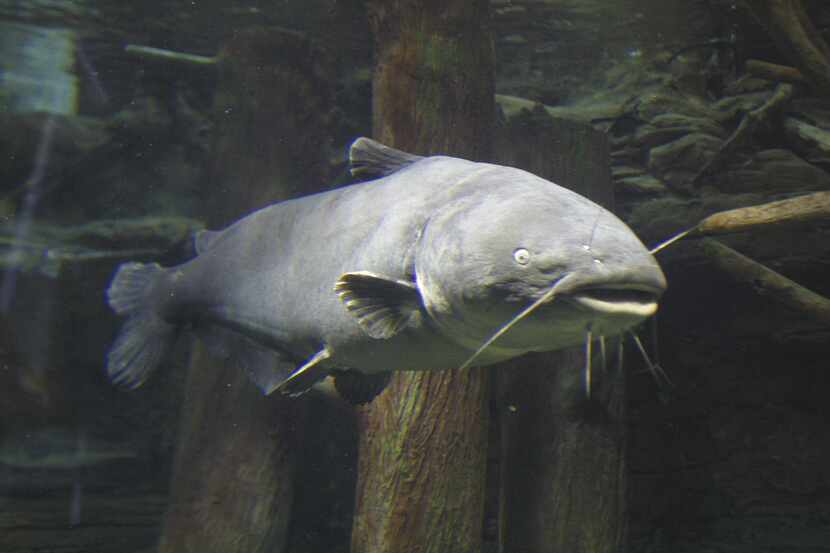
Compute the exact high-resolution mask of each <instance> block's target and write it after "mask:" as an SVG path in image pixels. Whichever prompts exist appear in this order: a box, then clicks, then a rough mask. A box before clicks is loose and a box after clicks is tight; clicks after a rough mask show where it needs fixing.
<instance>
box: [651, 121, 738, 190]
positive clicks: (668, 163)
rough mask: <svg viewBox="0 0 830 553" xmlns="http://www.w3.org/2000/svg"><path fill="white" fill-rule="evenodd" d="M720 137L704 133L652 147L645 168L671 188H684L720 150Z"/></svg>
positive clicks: (693, 134) (688, 135) (689, 135)
mask: <svg viewBox="0 0 830 553" xmlns="http://www.w3.org/2000/svg"><path fill="white" fill-rule="evenodd" d="M722 143H723V141H722V140H721V139H720V138H717V137H715V136H711V135H708V134H703V133H692V134H687V135H686V136H684V137H682V138H679V139H677V140H675V141H673V142H669V143H668V144H663V145H662V146H657V147H656V148H652V150H651V151H650V152H649V156H648V169H649V172H651V173H652V174H653V175H655V176H657V177H659V178H661V179H662V180H663V181H664V182H665V183H666V184H667V185H669V186H670V187H679V188H683V187H685V186H686V184H687V183H688V179H689V178H690V177H691V176H693V175H694V174H696V173H697V171H698V170H699V169H700V168H701V167H703V166H704V165H705V164H706V162H707V161H709V159H711V158H712V156H713V155H715V152H717V151H718V149H719V148H720V147H721V144H722Z"/></svg>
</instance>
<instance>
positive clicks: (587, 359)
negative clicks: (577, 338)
mask: <svg viewBox="0 0 830 553" xmlns="http://www.w3.org/2000/svg"><path fill="white" fill-rule="evenodd" d="M591 342H593V336H592V335H591V328H590V327H589V328H588V330H587V331H586V332H585V396H586V397H587V398H588V399H591Z"/></svg>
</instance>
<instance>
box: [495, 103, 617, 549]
mask: <svg viewBox="0 0 830 553" xmlns="http://www.w3.org/2000/svg"><path fill="white" fill-rule="evenodd" d="M498 136H499V138H498V140H499V142H500V143H503V144H505V146H504V147H503V148H499V155H500V156H501V159H500V161H503V162H504V163H508V164H512V165H515V166H517V167H521V168H524V169H528V170H531V171H533V172H535V173H537V174H539V175H541V176H543V177H545V178H547V179H549V180H552V181H553V182H556V183H557V184H560V185H562V186H565V187H567V188H570V189H572V190H575V191H577V192H579V193H581V194H582V195H584V196H587V197H589V198H591V199H593V200H594V201H596V202H598V203H600V204H602V205H604V206H605V207H607V208H609V209H610V208H611V207H612V206H613V191H612V187H611V182H610V171H609V164H608V160H609V159H610V156H609V145H608V139H607V137H606V136H604V135H603V134H602V133H599V132H597V131H595V130H593V129H592V128H591V127H590V126H588V125H585V124H581V123H575V122H571V121H564V120H559V119H555V118H551V117H550V116H548V115H547V114H545V113H543V112H540V111H534V112H533V113H532V114H528V115H527V116H526V117H524V118H522V119H520V120H518V121H515V122H513V123H511V124H510V125H508V126H507V127H506V128H504V129H502V130H501V132H500V133H499V135H498ZM504 152H514V153H513V154H510V156H511V157H506V155H507V154H505V153H504ZM608 349H609V351H607V352H606V358H608V359H607V360H608V364H609V365H613V362H612V361H611V358H612V357H614V356H613V355H612V353H611V351H610V349H611V348H610V344H609V348H608ZM599 350H600V348H599V345H598V343H596V342H595V343H594V354H593V356H592V357H593V359H594V360H595V361H597V360H598V359H599V358H601V354H600V353H599ZM511 365H512V367H510V368H508V369H505V370H503V371H500V373H499V378H498V392H497V394H498V401H497V406H498V413H499V423H500V424H499V432H498V439H499V442H500V450H501V460H500V467H499V473H500V478H499V480H500V483H499V487H500V494H499V495H500V497H499V503H500V505H499V514H498V523H497V527H498V532H497V533H498V535H499V538H498V541H499V551H504V552H521V553H548V552H551V551H556V552H559V551H567V552H568V553H583V552H586V553H587V552H591V553H599V552H603V553H610V552H617V551H621V550H623V548H624V546H625V539H626V533H627V519H626V515H627V513H626V490H627V481H628V476H627V473H626V454H625V446H626V439H625V438H626V431H625V425H624V413H623V408H624V405H625V400H626V397H625V387H624V383H625V379H624V376H623V375H622V374H620V373H619V372H613V371H612V372H605V371H602V370H601V368H600V363H596V365H597V366H596V368H595V369H594V370H593V371H592V374H593V378H592V382H593V383H592V384H591V392H590V400H589V399H588V388H587V387H586V383H585V367H586V357H585V352H584V351H583V349H582V348H574V349H569V350H564V351H559V352H554V353H548V354H539V355H533V356H525V357H522V358H519V359H517V360H515V361H513V362H511ZM491 470H493V468H492V467H491Z"/></svg>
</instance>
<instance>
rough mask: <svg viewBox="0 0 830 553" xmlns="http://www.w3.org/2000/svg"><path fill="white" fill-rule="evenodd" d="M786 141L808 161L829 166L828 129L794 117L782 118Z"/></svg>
mask: <svg viewBox="0 0 830 553" xmlns="http://www.w3.org/2000/svg"><path fill="white" fill-rule="evenodd" d="M784 132H785V133H786V137H787V143H788V144H789V145H790V146H792V147H793V149H794V150H795V151H796V152H798V154H799V155H800V156H802V157H803V158H805V159H807V160H808V161H809V162H810V163H817V164H821V165H824V166H825V167H827V166H830V131H826V130H824V129H821V128H819V127H816V126H813V125H811V124H809V123H805V122H804V121H802V120H801V119H796V118H795V117H787V118H785V119H784Z"/></svg>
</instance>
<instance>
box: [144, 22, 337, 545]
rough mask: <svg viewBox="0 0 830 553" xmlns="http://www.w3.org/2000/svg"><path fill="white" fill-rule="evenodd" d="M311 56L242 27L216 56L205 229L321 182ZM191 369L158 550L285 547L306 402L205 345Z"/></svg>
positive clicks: (318, 98)
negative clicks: (257, 381) (267, 391)
mask: <svg viewBox="0 0 830 553" xmlns="http://www.w3.org/2000/svg"><path fill="white" fill-rule="evenodd" d="M313 54H315V51H314V48H313V46H312V45H311V44H310V43H309V42H308V41H307V40H305V39H304V38H303V37H302V36H301V35H299V34H297V33H291V32H277V31H273V30H267V31H266V30H255V31H248V32H244V33H238V34H236V35H235V36H234V38H233V39H232V40H231V41H230V42H229V43H228V44H227V45H226V46H225V48H224V49H223V50H222V52H221V53H220V55H219V67H218V68H217V69H218V75H219V83H218V90H217V93H216V97H215V111H216V120H217V122H218V128H217V132H216V142H215V144H214V146H213V156H212V158H213V159H215V160H216V161H215V165H214V166H213V167H212V169H211V179H210V181H209V182H208V184H207V185H206V189H205V196H206V198H207V201H206V218H207V219H208V220H209V221H210V225H209V226H212V227H214V228H215V227H221V226H224V225H226V224H228V223H229V222H231V221H233V220H235V219H237V218H239V217H240V216H242V215H244V214H245V213H247V212H249V211H251V210H253V209H255V208H258V207H262V206H264V205H267V204H269V203H272V202H275V201H279V200H283V199H286V198H289V197H292V196H294V195H297V194H299V193H303V192H306V193H308V192H313V191H316V190H317V189H319V188H320V187H321V183H322V182H323V179H322V174H323V173H322V171H321V169H320V168H321V167H325V160H324V157H323V156H324V153H325V148H320V147H319V146H320V144H321V143H322V142H323V141H324V138H323V137H325V136H326V134H327V133H326V128H325V125H324V123H323V121H324V117H325V114H326V112H325V110H324V109H323V107H324V106H326V105H327V104H328V100H329V97H328V92H327V91H328V88H327V86H326V85H325V82H324V80H323V79H322V78H320V77H319V75H318V74H317V73H316V70H315V68H316V67H317V64H318V63H319V60H318V59H317V58H316V57H315V55H313ZM285 60H291V61H290V62H286V61H285ZM312 143H313V145H314V147H311V144H312ZM188 374H189V376H188V385H187V395H186V397H185V401H184V405H183V409H182V422H181V427H180V432H179V434H180V437H179V444H178V450H177V452H176V463H175V467H174V475H173V483H174V484H173V487H172V490H171V502H170V508H169V510H168V512H167V516H166V520H165V526H164V530H163V537H162V540H161V547H160V549H159V551H160V553H187V552H200V553H242V552H244V553H257V552H261V553H264V552H268V553H278V552H280V551H283V550H284V548H285V544H286V541H287V536H288V523H289V520H290V514H291V507H292V504H293V495H294V482H293V480H294V466H295V459H294V457H295V454H296V452H298V451H300V450H301V448H300V447H298V444H297V443H296V442H297V439H296V438H297V435H298V433H299V432H301V431H302V421H303V416H302V410H303V405H304V400H302V399H298V400H291V399H287V398H280V397H273V396H271V397H264V396H263V395H262V393H261V392H260V391H259V390H258V389H257V388H256V387H255V386H254V385H253V384H252V383H251V382H250V381H249V379H248V377H247V375H246V374H244V371H241V370H239V368H238V367H237V366H235V365H226V364H225V363H224V362H222V361H220V360H217V359H215V358H212V357H210V356H209V355H207V354H205V353H204V352H203V351H202V349H201V345H199V346H197V348H196V352H195V353H194V355H193V356H192V357H191V360H190V368H189V373H188Z"/></svg>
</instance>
